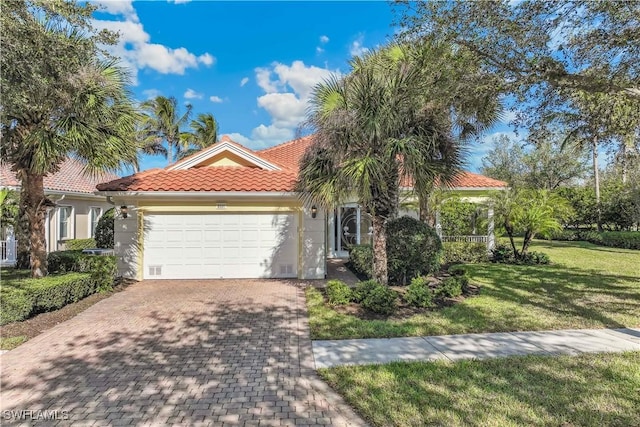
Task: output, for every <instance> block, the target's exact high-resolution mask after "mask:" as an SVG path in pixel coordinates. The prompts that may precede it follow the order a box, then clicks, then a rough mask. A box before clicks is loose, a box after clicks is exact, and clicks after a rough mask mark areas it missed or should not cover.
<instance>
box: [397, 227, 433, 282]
mask: <svg viewBox="0 0 640 427" xmlns="http://www.w3.org/2000/svg"><path fill="white" fill-rule="evenodd" d="M441 254H442V243H441V242H440V238H439V237H438V235H437V234H436V232H435V230H434V229H433V228H431V227H429V226H428V225H426V224H425V223H423V222H422V221H419V220H417V219H415V218H411V217H408V216H403V217H400V218H396V219H394V220H392V221H389V224H388V225H387V266H388V269H389V283H390V284H402V285H405V284H407V282H408V281H410V280H411V279H413V278H414V277H418V276H423V275H426V274H429V273H432V272H434V271H436V270H437V269H438V268H439V267H440V257H441Z"/></svg>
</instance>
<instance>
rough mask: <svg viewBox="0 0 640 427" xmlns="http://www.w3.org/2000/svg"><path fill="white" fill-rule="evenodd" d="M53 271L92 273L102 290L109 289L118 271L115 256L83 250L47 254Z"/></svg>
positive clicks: (50, 269)
mask: <svg viewBox="0 0 640 427" xmlns="http://www.w3.org/2000/svg"><path fill="white" fill-rule="evenodd" d="M47 263H48V265H49V272H51V273H67V272H78V273H91V276H92V278H93V280H94V281H96V282H98V283H99V284H100V289H101V290H109V289H111V287H112V286H113V280H114V279H115V277H116V273H117V263H116V257H115V256H107V255H89V254H83V253H82V251H57V252H51V253H50V254H49V255H48V256H47Z"/></svg>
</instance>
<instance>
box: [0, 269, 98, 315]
mask: <svg viewBox="0 0 640 427" xmlns="http://www.w3.org/2000/svg"><path fill="white" fill-rule="evenodd" d="M102 286H103V282H102V281H101V280H97V276H95V275H93V274H90V273H67V274H60V275H53V276H48V277H44V278H41V279H17V280H8V281H6V282H5V283H3V286H2V291H1V292H0V299H1V305H2V311H0V325H4V324H7V323H10V322H17V321H20V320H24V319H27V318H29V317H31V316H33V315H35V314H38V313H44V312H47V311H52V310H57V309H59V308H62V307H64V306H65V305H67V304H70V303H73V302H76V301H79V300H81V299H82V298H84V297H87V296H89V295H91V294H94V293H96V292H98V291H99V290H100V289H101V288H102Z"/></svg>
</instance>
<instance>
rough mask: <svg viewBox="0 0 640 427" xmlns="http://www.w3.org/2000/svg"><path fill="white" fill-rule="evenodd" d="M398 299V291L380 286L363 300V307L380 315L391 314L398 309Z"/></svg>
mask: <svg viewBox="0 0 640 427" xmlns="http://www.w3.org/2000/svg"><path fill="white" fill-rule="evenodd" d="M397 299H398V293H397V292H396V291H394V290H393V289H391V288H389V287H387V286H383V285H380V284H379V285H377V286H376V287H375V288H373V289H372V290H371V291H370V292H369V294H368V295H367V296H366V297H365V298H364V300H362V307H364V308H365V309H367V310H369V311H372V312H374V313H378V314H391V313H393V312H394V311H395V309H396V300H397Z"/></svg>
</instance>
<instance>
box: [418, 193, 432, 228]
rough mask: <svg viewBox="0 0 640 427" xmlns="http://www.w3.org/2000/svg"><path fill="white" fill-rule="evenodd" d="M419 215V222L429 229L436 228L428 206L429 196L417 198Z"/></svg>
mask: <svg viewBox="0 0 640 427" xmlns="http://www.w3.org/2000/svg"><path fill="white" fill-rule="evenodd" d="M418 205H419V212H420V213H419V215H420V221H422V222H424V223H425V224H427V225H428V226H429V227H432V228H433V227H435V226H436V216H435V215H434V213H433V211H432V209H431V206H429V196H428V195H424V196H418Z"/></svg>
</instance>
